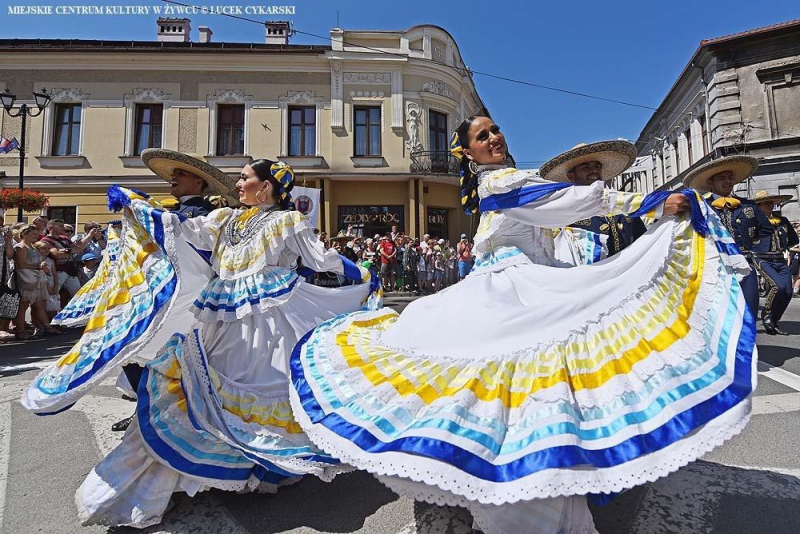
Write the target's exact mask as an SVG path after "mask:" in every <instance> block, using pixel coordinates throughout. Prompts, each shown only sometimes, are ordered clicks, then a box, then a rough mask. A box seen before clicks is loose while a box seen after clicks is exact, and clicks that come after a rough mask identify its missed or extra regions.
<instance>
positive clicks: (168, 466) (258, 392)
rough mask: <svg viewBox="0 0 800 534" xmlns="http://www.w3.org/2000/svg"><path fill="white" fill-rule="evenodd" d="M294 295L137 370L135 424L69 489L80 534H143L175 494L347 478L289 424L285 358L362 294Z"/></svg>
mask: <svg viewBox="0 0 800 534" xmlns="http://www.w3.org/2000/svg"><path fill="white" fill-rule="evenodd" d="M300 284H301V285H300V287H298V288H297V290H296V291H295V292H294V294H293V295H292V297H291V298H290V300H289V301H287V302H286V303H283V304H282V305H280V306H276V307H273V308H269V309H268V311H267V312H266V313H261V314H253V315H247V316H246V317H244V318H242V319H240V320H237V321H233V322H214V323H210V324H202V323H199V324H197V325H195V327H194V328H192V329H191V330H189V331H188V332H187V333H185V334H175V335H173V336H172V338H170V340H169V341H168V342H167V343H166V345H165V346H164V347H163V348H162V350H161V351H160V353H159V355H158V356H157V357H156V358H155V359H154V360H153V361H151V362H150V363H149V364H148V365H147V366H146V368H145V370H144V373H143V376H142V380H141V383H140V385H139V390H138V400H137V407H136V419H135V421H134V424H132V425H131V427H130V428H129V430H128V432H127V433H126V435H125V437H124V439H123V441H122V443H121V444H120V445H119V446H118V447H117V448H116V449H114V450H113V451H112V452H111V453H110V454H109V455H108V456H107V457H106V458H105V459H103V460H102V461H101V462H100V464H99V465H98V466H97V467H95V468H94V470H92V472H91V473H90V474H89V476H88V477H87V478H86V480H85V481H84V483H83V484H82V485H81V487H80V488H79V489H78V492H77V494H76V503H77V506H78V511H79V516H80V518H81V520H82V521H83V522H84V524H93V523H100V524H108V525H130V526H135V527H139V528H144V527H147V526H149V525H152V524H155V523H159V522H160V521H161V518H162V516H163V514H164V512H165V510H166V509H167V505H168V504H169V500H170V497H171V495H172V493H174V492H178V491H183V492H186V493H187V494H189V495H194V494H195V493H196V492H198V491H202V490H206V489H209V488H217V489H222V490H229V491H269V492H274V491H275V490H276V489H277V488H278V487H280V486H281V485H284V484H287V483H291V482H294V481H296V480H298V478H299V477H301V476H303V475H307V474H312V475H315V476H318V477H320V478H322V479H323V480H331V479H332V478H333V477H334V476H335V475H336V474H337V473H339V472H342V471H347V470H350V469H351V468H350V467H348V466H344V465H341V464H340V463H339V462H338V460H336V459H334V458H332V457H330V456H328V455H326V454H324V453H323V452H321V451H320V450H318V449H317V448H316V447H315V446H313V445H312V443H311V442H310V441H309V440H308V438H307V436H306V435H305V433H304V432H303V430H302V429H301V428H300V426H299V425H298V424H297V423H296V421H295V420H294V418H293V416H292V410H291V407H290V405H289V398H288V377H287V375H288V364H289V361H288V357H289V353H290V351H291V349H292V347H294V345H295V343H296V342H297V340H298V338H299V337H300V336H301V335H302V334H303V333H305V332H306V331H308V330H310V329H311V328H313V327H314V326H315V325H316V324H317V323H318V322H319V321H322V320H325V319H329V318H331V317H333V316H335V315H337V314H340V313H344V312H347V311H350V310H353V309H354V308H357V307H358V306H359V304H360V302H361V301H362V300H364V298H365V297H366V294H367V292H368V289H369V288H368V287H364V286H349V287H346V288H341V289H335V290H331V289H324V288H319V287H316V286H313V285H309V284H305V283H303V282H300Z"/></svg>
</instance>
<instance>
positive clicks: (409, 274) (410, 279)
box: [403, 269, 419, 291]
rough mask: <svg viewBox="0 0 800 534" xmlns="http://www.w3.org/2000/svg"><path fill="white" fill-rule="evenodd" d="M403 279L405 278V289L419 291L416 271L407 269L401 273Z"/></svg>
mask: <svg viewBox="0 0 800 534" xmlns="http://www.w3.org/2000/svg"><path fill="white" fill-rule="evenodd" d="M403 278H405V283H406V287H407V288H408V290H409V291H419V285H418V283H417V271H412V270H410V269H408V270H406V271H405V272H404V273H403Z"/></svg>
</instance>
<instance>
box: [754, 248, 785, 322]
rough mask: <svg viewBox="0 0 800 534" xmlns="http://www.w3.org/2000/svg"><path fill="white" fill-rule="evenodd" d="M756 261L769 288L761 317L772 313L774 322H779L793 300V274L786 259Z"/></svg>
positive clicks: (765, 285) (765, 286) (765, 284)
mask: <svg viewBox="0 0 800 534" xmlns="http://www.w3.org/2000/svg"><path fill="white" fill-rule="evenodd" d="M755 261H756V264H757V265H758V270H759V272H760V273H761V276H763V277H764V288H765V289H766V290H767V295H766V302H765V304H764V312H763V313H762V314H761V317H762V318H763V317H765V316H767V315H771V316H772V320H773V322H775V323H777V322H778V321H780V320H781V317H783V312H785V311H786V308H787V307H788V306H789V302H791V301H792V275H791V274H789V266H788V265H786V262H785V261H769V260H759V259H756V260H755Z"/></svg>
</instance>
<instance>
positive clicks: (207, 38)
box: [197, 26, 214, 43]
mask: <svg viewBox="0 0 800 534" xmlns="http://www.w3.org/2000/svg"><path fill="white" fill-rule="evenodd" d="M197 31H198V32H200V42H201V43H210V42H211V36H212V35H214V32H212V31H211V28H209V27H208V26H200V27H199V28H197Z"/></svg>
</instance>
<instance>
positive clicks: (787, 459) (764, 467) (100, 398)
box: [0, 299, 800, 534]
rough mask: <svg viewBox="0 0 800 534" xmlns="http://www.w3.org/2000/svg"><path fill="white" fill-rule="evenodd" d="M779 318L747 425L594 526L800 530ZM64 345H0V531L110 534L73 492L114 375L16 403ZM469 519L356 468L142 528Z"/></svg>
mask: <svg viewBox="0 0 800 534" xmlns="http://www.w3.org/2000/svg"><path fill="white" fill-rule="evenodd" d="M406 302H407V301H395V303H394V304H395V305H397V306H399V307H400V308H402V307H403V306H404V304H405V303H406ZM783 324H784V326H785V328H786V330H788V331H790V332H793V333H794V334H795V335H793V336H789V337H772V336H766V335H764V334H763V331H761V330H760V333H759V346H760V351H761V362H762V363H761V364H760V365H759V371H760V377H759V384H758V389H757V397H756V399H755V414H756V415H755V416H754V417H753V420H752V422H751V423H750V425H749V426H748V427H747V428H746V429H745V431H744V432H743V433H742V434H741V435H740V436H738V437H737V438H735V439H734V440H732V441H731V442H729V443H728V444H727V445H725V446H724V447H722V448H720V449H718V450H716V451H714V452H713V453H711V454H709V455H707V456H706V457H705V458H704V459H703V461H701V462H696V463H695V464H693V465H691V466H689V467H687V468H684V469H682V470H680V471H679V472H677V473H675V474H673V475H672V476H670V477H667V478H665V479H662V480H660V481H658V482H656V483H654V484H649V485H647V486H643V487H640V488H636V489H634V490H631V491H629V492H627V493H625V494H623V495H622V496H620V497H619V498H617V499H616V500H615V501H614V502H613V503H612V504H610V505H609V506H606V507H602V508H593V512H594V515H595V522H596V524H597V527H598V530H599V531H600V532H601V533H603V534H617V533H619V534H656V533H681V534H683V533H720V534H723V533H724V534H762V533H763V534H797V533H798V532H800V447H798V436H799V435H800V299H794V301H793V302H792V305H791V307H790V309H789V312H788V314H787V317H786V319H785V320H784V323H783ZM71 337H72V339H74V337H75V336H71ZM70 341H71V339H69V336H65V337H62V338H49V339H46V340H38V341H31V342H26V343H9V344H3V345H0V532H3V533H9V534H11V533H13V534H18V533H29V532H42V533H51V532H52V533H81V534H89V533H99V532H109V530H107V529H106V528H104V527H98V526H95V527H88V528H87V527H81V526H80V525H79V524H78V521H77V518H76V513H75V505H74V500H73V496H74V493H75V489H76V488H77V487H78V485H79V484H80V483H81V481H82V480H83V478H84V477H85V476H86V474H87V473H88V472H89V471H90V470H91V468H92V467H93V466H94V464H95V463H97V461H99V460H100V458H101V457H102V456H103V455H104V454H105V453H107V452H108V451H109V450H110V449H111V448H113V447H114V446H115V445H116V444H117V443H118V442H119V434H115V433H113V432H111V431H110V426H111V424H112V423H113V422H114V421H116V420H118V419H120V418H122V417H124V416H126V415H128V414H130V413H132V409H133V404H132V403H131V402H128V401H126V400H123V399H121V398H120V395H119V393H118V392H117V391H116V389H115V388H114V387H113V384H111V383H107V384H105V385H103V386H101V387H99V388H97V390H95V391H94V392H93V394H92V395H91V396H88V397H85V398H84V399H83V400H81V401H80V402H79V403H78V404H77V405H76V406H75V407H74V408H73V409H72V410H69V411H67V412H65V413H63V414H60V415H58V416H54V417H45V418H41V417H36V416H34V415H31V414H30V413H28V412H27V411H26V410H24V409H23V408H22V406H21V405H20V404H19V403H18V402H17V400H18V398H19V395H20V392H21V391H22V390H23V388H24V387H25V385H26V384H27V383H28V382H29V381H30V380H31V379H32V378H33V377H34V376H35V374H36V372H37V371H38V369H39V368H41V367H42V366H44V365H46V364H47V363H48V362H50V361H52V360H53V359H54V358H55V357H57V356H58V355H59V354H61V353H63V352H64V351H65V350H66V349H67V348H68V346H69V344H70ZM470 524H471V518H470V516H469V514H468V513H467V512H465V511H464V510H462V509H459V508H440V507H437V506H432V505H426V504H419V503H414V502H412V501H410V500H408V499H405V498H401V497H398V496H397V495H396V494H394V493H392V492H391V491H389V490H388V489H386V488H385V487H384V486H382V485H381V484H379V483H378V482H377V481H376V480H375V479H374V478H372V477H371V476H370V475H367V474H365V473H351V474H347V475H344V476H340V477H338V478H337V479H336V480H334V481H333V482H332V483H330V484H325V483H321V482H319V481H317V480H313V479H308V480H304V481H302V482H300V483H299V484H296V485H294V486H290V487H287V488H284V489H283V490H281V491H280V492H279V493H278V494H277V495H252V494H249V495H235V494H230V493H225V492H220V491H211V492H208V493H204V494H201V495H199V496H197V497H196V498H194V499H189V498H187V497H185V496H178V497H177V498H176V506H175V509H174V510H173V511H172V512H171V513H170V514H168V515H167V517H166V518H165V521H164V523H163V524H162V525H159V526H157V527H153V528H151V529H148V530H147V531H146V532H150V533H154V532H165V533H181V534H190V533H213V534H257V533H258V534H260V533H296V534H299V533H318V532H331V533H351V532H353V533H355V532H358V533H375V534H378V533H380V534H395V533H398V534H414V533H425V534H432V533H441V534H461V533H464V534H466V533H469V532H471V529H470ZM111 532H115V533H129V532H135V531H134V530H132V529H112V530H111Z"/></svg>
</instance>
